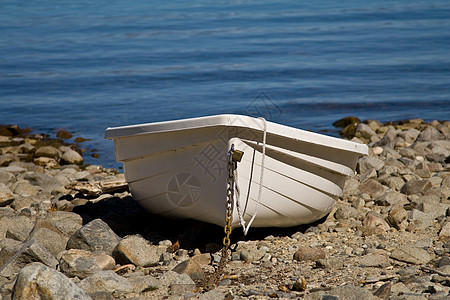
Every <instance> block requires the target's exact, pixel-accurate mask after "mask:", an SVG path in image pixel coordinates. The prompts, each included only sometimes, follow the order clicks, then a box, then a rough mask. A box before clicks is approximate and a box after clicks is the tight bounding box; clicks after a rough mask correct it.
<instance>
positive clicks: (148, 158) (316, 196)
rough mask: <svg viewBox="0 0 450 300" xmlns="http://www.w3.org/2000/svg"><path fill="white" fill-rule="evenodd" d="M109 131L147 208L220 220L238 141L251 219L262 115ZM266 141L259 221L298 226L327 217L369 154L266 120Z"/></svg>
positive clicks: (138, 198) (345, 143)
mask: <svg viewBox="0 0 450 300" xmlns="http://www.w3.org/2000/svg"><path fill="white" fill-rule="evenodd" d="M105 137H106V138H108V139H112V140H114V145H115V153H116V159H117V161H121V162H123V164H124V170H125V177H126V180H127V182H128V184H129V187H130V190H131V192H132V195H133V198H134V199H135V200H136V201H138V202H139V203H140V204H141V205H142V206H143V207H145V208H147V209H148V210H149V211H151V212H153V213H155V214H162V215H165V216H168V217H174V218H192V219H197V220H200V221H204V222H208V223H213V224H217V225H220V226H223V225H224V219H225V202H226V189H227V182H226V179H227V174H228V173H227V153H228V151H229V149H230V147H231V145H234V146H235V148H236V149H239V150H241V151H244V156H243V159H242V161H241V162H240V163H239V164H238V175H239V176H238V185H239V187H240V191H241V197H240V203H241V207H245V203H247V210H246V213H245V214H244V218H245V219H246V220H247V221H248V220H249V219H250V218H251V215H252V213H253V211H254V209H255V205H256V199H257V194H258V189H259V177H260V172H261V165H260V163H261V156H262V154H261V151H262V145H261V142H262V137H263V123H262V121H261V120H259V119H257V118H252V117H247V116H239V115H218V116H210V117H201V118H193V119H186V120H177V121H169V122H158V123H149V124H141V125H133V126H123V127H116V128H108V129H107V130H106V132H105ZM266 146H267V147H266V158H265V159H266V162H265V170H264V178H265V179H264V184H263V192H262V199H261V204H260V207H259V209H258V215H257V217H256V219H255V221H254V222H253V224H252V226H255V227H269V226H275V227H287V226H295V225H299V224H307V223H311V222H314V221H316V220H318V219H320V218H322V217H323V216H325V215H326V214H328V213H329V212H330V211H331V210H332V208H333V207H334V205H335V203H336V198H337V197H338V196H340V195H341V194H342V189H343V187H344V182H345V178H346V177H347V176H349V175H351V174H353V172H354V169H355V167H356V163H357V161H358V159H359V158H360V157H361V156H363V155H367V154H368V148H367V146H366V145H363V144H357V143H353V142H350V141H346V140H342V139H338V138H333V137H329V136H325V135H321V134H317V133H312V132H308V131H304V130H301V129H296V128H291V127H287V126H283V125H279V124H276V123H272V122H267V143H266ZM250 178H252V180H250ZM249 189H250V190H249ZM247 195H249V196H248V197H247ZM237 226H239V218H238V216H237V212H236V211H234V215H233V227H237Z"/></svg>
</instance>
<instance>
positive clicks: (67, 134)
mask: <svg viewBox="0 0 450 300" xmlns="http://www.w3.org/2000/svg"><path fill="white" fill-rule="evenodd" d="M56 136H57V137H59V138H61V139H65V140H66V139H70V138H72V136H73V135H72V134H71V133H70V132H69V131H67V130H64V129H61V130H58V132H57V133H56Z"/></svg>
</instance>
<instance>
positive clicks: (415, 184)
mask: <svg viewBox="0 0 450 300" xmlns="http://www.w3.org/2000/svg"><path fill="white" fill-rule="evenodd" d="M339 124H340V126H342V128H344V131H345V134H343V136H346V138H348V139H353V140H358V141H361V142H364V143H367V144H369V147H370V151H369V152H370V155H369V156H367V157H363V158H361V159H360V160H359V161H358V164H357V171H358V172H357V173H356V174H355V175H354V176H353V177H351V178H349V179H348V180H347V181H346V183H345V187H344V194H343V195H342V196H341V197H340V198H339V199H338V204H337V206H336V208H335V210H334V212H333V213H332V214H330V215H329V216H328V217H327V218H326V219H325V220H322V221H319V222H318V223H316V224H311V225H305V226H302V227H297V228H292V229H276V228H275V229H270V230H267V229H258V228H252V229H251V230H250V233H249V236H248V237H247V238H244V237H239V233H238V230H237V231H234V232H233V234H232V238H231V240H232V245H231V246H230V250H231V251H229V252H231V253H229V255H230V256H229V257H230V262H229V263H228V264H227V265H226V266H225V273H224V274H225V276H223V277H222V278H221V280H220V284H219V285H217V286H216V287H215V288H214V289H212V290H208V289H206V288H205V286H206V285H205V284H204V282H205V281H207V280H208V278H209V277H210V276H211V274H212V273H213V272H214V271H215V269H216V268H217V267H218V263H219V261H220V257H221V252H220V249H221V243H222V239H223V232H222V230H217V228H216V227H214V226H212V225H211V226H209V225H204V224H202V225H200V224H198V223H197V222H194V221H177V222H173V221H172V220H167V219H165V218H163V217H160V216H154V215H151V214H149V213H148V212H146V211H145V210H143V209H142V208H141V207H140V206H139V205H138V204H137V203H135V202H134V201H133V200H132V197H131V195H130V193H129V192H128V191H127V189H126V185H124V184H122V187H121V190H120V188H119V190H118V191H107V190H102V188H101V187H102V184H101V183H102V182H114V181H117V182H118V183H120V182H123V180H124V178H123V174H120V173H119V172H118V171H116V170H113V169H107V168H103V167H102V166H86V165H83V163H84V162H83V160H82V155H80V153H82V151H81V149H79V148H77V146H76V145H69V144H66V143H64V142H63V141H62V140H61V139H53V140H52V139H47V140H45V141H43V140H42V136H41V135H33V134H30V133H22V131H21V129H20V128H18V127H17V126H14V127H8V126H4V127H1V126H0V299H2V300H3V299H12V298H14V299H23V298H26V297H27V296H28V294H26V293H31V292H32V293H36V295H38V294H39V293H45V295H46V296H45V297H48V299H61V296H60V294H61V293H62V291H64V294H63V295H64V296H63V298H71V297H72V296H71V295H77V296H73V297H72V298H76V297H78V298H77V299H117V298H127V299H128V298H129V299H162V298H167V299H246V298H252V297H253V298H259V297H261V298H263V299H266V298H273V297H278V298H285V299H289V298H304V299H358V300H359V299H379V298H382V299H426V298H429V299H445V297H447V296H448V288H449V284H450V283H449V281H448V277H446V276H443V275H442V274H444V275H445V274H448V273H449V272H450V271H449V268H450V267H449V266H450V260H449V257H450V225H449V224H450V219H449V211H450V200H449V196H450V166H449V154H450V122H437V121H434V122H431V123H426V122H424V121H423V120H410V121H401V122H392V123H390V124H384V125H383V124H381V123H380V122H377V121H373V120H369V121H363V122H361V121H360V120H356V119H353V118H349V119H347V120H343V121H341V122H339ZM4 134H7V135H4ZM61 137H62V136H61ZM118 186H120V184H119V185H118ZM142 224H146V226H142ZM189 224H190V225H189ZM205 226H206V227H205ZM201 228H203V229H201ZM199 229H201V230H199ZM211 232H214V233H213V234H211ZM239 239H242V240H241V241H239V242H238V240H239ZM194 249H195V250H194ZM36 274H40V275H39V276H36ZM41 278H42V279H43V280H41ZM44 279H45V281H44ZM39 297H41V298H42V297H44V295H43V294H42V295H40V296H39ZM375 297H378V298H375Z"/></svg>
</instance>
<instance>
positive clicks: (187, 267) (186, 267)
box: [172, 259, 205, 280]
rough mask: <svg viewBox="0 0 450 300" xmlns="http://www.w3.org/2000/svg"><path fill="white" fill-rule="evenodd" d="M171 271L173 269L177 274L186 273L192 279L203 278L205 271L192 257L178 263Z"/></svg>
mask: <svg viewBox="0 0 450 300" xmlns="http://www.w3.org/2000/svg"><path fill="white" fill-rule="evenodd" d="M172 271H175V272H177V273H178V274H188V275H189V276H190V277H191V278H192V279H193V280H197V279H203V278H205V272H204V271H203V269H202V268H201V267H200V265H199V264H198V263H196V262H195V261H194V260H192V259H188V260H185V261H183V262H181V263H179V264H178V265H176V266H175V267H174V268H173V269H172Z"/></svg>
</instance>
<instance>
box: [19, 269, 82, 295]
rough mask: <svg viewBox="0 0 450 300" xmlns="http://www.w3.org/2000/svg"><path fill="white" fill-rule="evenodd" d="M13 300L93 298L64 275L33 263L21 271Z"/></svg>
mask: <svg viewBox="0 0 450 300" xmlns="http://www.w3.org/2000/svg"><path fill="white" fill-rule="evenodd" d="M12 299H13V300H22V299H52V300H59V299H61V300H65V299H76V300H90V299H91V297H89V295H88V294H87V293H86V292H85V291H83V290H82V289H80V288H79V287H78V286H77V285H76V284H75V283H73V282H72V281H71V280H70V279H69V278H67V277H66V276H64V275H63V274H62V273H60V272H58V271H56V270H54V269H51V268H49V267H47V266H45V265H43V264H41V263H32V264H30V265H28V266H26V267H24V268H23V269H21V270H20V272H19V274H18V276H17V281H16V284H15V286H14V293H13V297H12Z"/></svg>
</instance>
